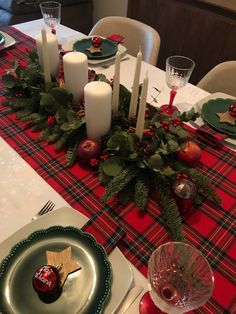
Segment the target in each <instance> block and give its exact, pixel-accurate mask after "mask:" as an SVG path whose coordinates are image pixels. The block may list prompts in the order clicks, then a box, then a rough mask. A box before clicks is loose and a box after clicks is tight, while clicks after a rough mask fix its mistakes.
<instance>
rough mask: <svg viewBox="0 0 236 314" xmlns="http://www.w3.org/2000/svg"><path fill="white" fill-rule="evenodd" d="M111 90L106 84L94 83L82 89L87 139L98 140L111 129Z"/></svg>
mask: <svg viewBox="0 0 236 314" xmlns="http://www.w3.org/2000/svg"><path fill="white" fill-rule="evenodd" d="M111 98H112V89H111V86H110V85H109V84H108V83H105V82H101V81H94V82H90V83H88V84H87V85H86V86H85V88H84V103H85V117H86V129H87V138H90V139H93V140H99V139H100V138H101V136H103V135H105V134H107V133H108V131H109V130H110V127H111V101H112V99H111Z"/></svg>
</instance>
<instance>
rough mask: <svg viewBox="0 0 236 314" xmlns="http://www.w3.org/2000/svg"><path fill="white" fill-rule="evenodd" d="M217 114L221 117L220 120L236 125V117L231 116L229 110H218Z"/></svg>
mask: <svg viewBox="0 0 236 314" xmlns="http://www.w3.org/2000/svg"><path fill="white" fill-rule="evenodd" d="M217 116H218V117H219V118H220V120H219V121H220V122H224V123H225V122H226V123H229V124H232V125H235V121H236V117H233V116H231V114H230V113H229V111H226V112H218V113H217Z"/></svg>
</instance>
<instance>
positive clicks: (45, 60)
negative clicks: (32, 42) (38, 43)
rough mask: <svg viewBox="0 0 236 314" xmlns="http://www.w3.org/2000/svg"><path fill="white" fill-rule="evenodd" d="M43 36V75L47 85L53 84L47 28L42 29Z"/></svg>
mask: <svg viewBox="0 0 236 314" xmlns="http://www.w3.org/2000/svg"><path fill="white" fill-rule="evenodd" d="M41 36H42V59H43V74H44V80H45V83H48V82H51V74H50V73H51V72H50V61H49V54H48V44H47V34H46V29H45V27H42V29H41Z"/></svg>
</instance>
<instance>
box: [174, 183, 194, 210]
mask: <svg viewBox="0 0 236 314" xmlns="http://www.w3.org/2000/svg"><path fill="white" fill-rule="evenodd" d="M172 189H173V192H174V195H175V200H176V203H177V205H178V208H179V210H180V212H181V213H182V214H183V213H185V212H186V211H188V210H189V209H190V208H191V207H192V205H193V201H194V198H195V197H196V195H197V188H196V185H195V184H194V183H193V182H192V181H190V180H188V179H184V178H180V179H178V180H176V181H175V182H174V183H173V186H172Z"/></svg>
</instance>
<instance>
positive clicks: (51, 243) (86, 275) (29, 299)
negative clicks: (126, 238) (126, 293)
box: [0, 226, 111, 314]
mask: <svg viewBox="0 0 236 314" xmlns="http://www.w3.org/2000/svg"><path fill="white" fill-rule="evenodd" d="M68 246H71V248H72V258H73V259H74V260H75V261H76V262H78V263H79V264H80V265H81V267H82V268H81V269H80V270H78V271H76V272H74V273H72V274H70V275H69V276H68V277H67V279H66V282H65V284H64V286H63V292H62V294H61V296H60V297H59V299H57V300H56V301H55V302H53V303H50V304H46V303H44V302H43V301H41V300H40V299H39V297H38V295H37V293H36V292H35V291H34V289H33V286H32V277H33V275H34V273H35V271H36V270H37V269H38V268H39V267H40V266H42V265H45V264H46V250H49V251H62V250H63V249H65V248H67V247H68ZM110 286H111V266H110V263H109V261H108V259H107V255H106V252H105V250H104V248H103V247H102V246H101V245H100V244H98V243H97V241H96V240H95V239H94V237H93V236H91V235H90V234H88V233H84V232H82V231H81V230H79V229H77V228H74V227H61V226H53V227H51V228H49V229H45V230H39V231H36V232H34V233H32V234H31V235H30V236H29V237H28V238H27V239H25V240H23V241H21V242H19V243H18V244H16V245H15V246H14V247H13V248H12V250H11V252H10V254H9V255H8V256H7V257H6V258H5V259H4V260H3V261H2V262H1V264H0V313H4V314H5V313H8V314H10V313H14V314H23V313H24V314H32V313H33V314H43V313H48V314H49V313H50V314H51V313H53V314H65V313H70V314H75V313H76V314H77V313H81V314H82V313H83V314H91V313H93V314H95V313H97V314H98V313H102V311H103V308H104V304H105V303H106V302H107V300H108V298H109V295H110Z"/></svg>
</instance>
